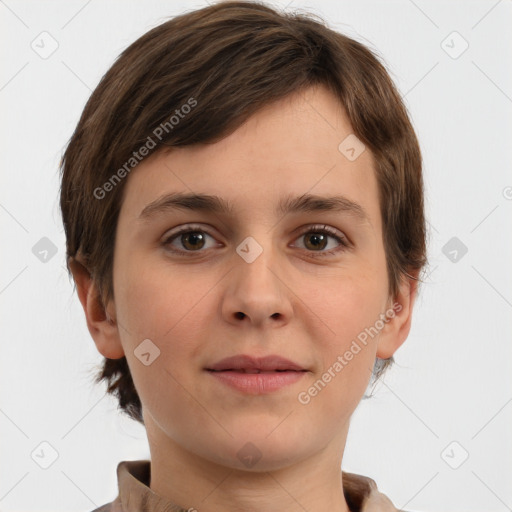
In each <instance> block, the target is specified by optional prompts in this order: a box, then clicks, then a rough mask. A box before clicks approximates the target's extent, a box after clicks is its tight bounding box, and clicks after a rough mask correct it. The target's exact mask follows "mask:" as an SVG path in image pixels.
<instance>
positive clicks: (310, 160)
mask: <svg viewBox="0 0 512 512" xmlns="http://www.w3.org/2000/svg"><path fill="white" fill-rule="evenodd" d="M198 101H200V99H198ZM346 141H348V142H346ZM347 144H348V146H353V148H354V150H355V151H357V152H358V153H359V151H361V149H362V148H363V147H364V146H362V144H361V143H360V142H358V140H357V139H356V138H355V136H354V134H353V129H352V127H351V125H350V122H349V120H348V118H347V116H346V113H345V111H344V109H343V107H342V105H341V104H340V103H339V101H338V100H337V98H336V97H335V96H334V95H332V94H331V93H330V92H329V91H328V90H327V89H326V88H324V87H323V86H315V87H311V88H309V89H306V90H304V91H300V92H297V93H294V94H292V95H290V96H287V97H286V98H283V99H281V100H279V101H277V102H274V103H272V104H270V105H267V106H266V107H264V108H263V109H261V110H259V111H258V112H257V113H256V114H254V115H253V116H251V117H250V118H249V119H248V120H247V121H246V122H245V123H244V124H243V125H242V126H240V127H239V128H238V129H237V130H236V131H235V132H233V133H232V134H231V135H229V136H228V137H226V138H224V139H223V140H221V141H219V142H217V143H215V144H195V145H191V146H185V147H177V148H171V150H170V151H162V150H161V151H158V152H157V153H155V154H154V155H152V156H150V157H148V158H146V159H145V160H143V161H142V162H141V163H140V164H139V165H138V166H137V167H136V168H135V169H134V170H133V171H132V172H131V174H130V175H129V177H128V183H126V189H125V191H124V199H123V205H122V210H121V214H122V215H124V216H128V217H129V218H131V219H132V220H134V219H136V218H138V217H139V216H140V214H141V213H142V211H143V210H144V209H145V208H146V207H147V205H148V204H150V203H151V202H154V201H155V200H156V199H157V198H158V197H161V196H162V195H164V194H166V193H173V192H181V193H195V194H209V195H216V196H219V197H221V198H224V199H226V201H227V202H229V204H231V205H232V206H233V210H234V211H235V210H236V213H237V214H241V213H243V212H244V211H245V212H251V213H252V214H255V213H258V212H261V214H263V213H264V212H272V213H276V212H277V211H278V210H279V208H276V205H277V204H282V202H283V198H284V197H287V198H290V197H298V196H301V195H303V194H311V195H319V196H327V195H329V196H332V195H343V196H345V197H347V198H348V199H349V200H351V201H352V202H354V203H357V204H360V205H361V207H362V208H363V209H364V211H365V212H367V213H368V216H369V217H370V219H371V223H372V225H373V227H374V229H377V228H379V227H380V213H379V205H378V189H377V182H376V178H375V172H374V160H373V157H372V155H371V153H370V151H369V149H364V150H363V151H362V152H361V153H360V154H359V156H357V154H356V156H357V158H355V159H353V155H354V152H349V153H348V156H349V157H351V158H348V157H347V152H346V150H347ZM357 144H359V145H357ZM340 145H341V146H340ZM348 149H352V148H348Z"/></svg>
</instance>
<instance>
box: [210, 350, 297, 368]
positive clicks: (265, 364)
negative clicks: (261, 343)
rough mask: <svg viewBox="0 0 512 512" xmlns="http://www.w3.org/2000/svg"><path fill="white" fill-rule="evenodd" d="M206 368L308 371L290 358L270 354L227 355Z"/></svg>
mask: <svg viewBox="0 0 512 512" xmlns="http://www.w3.org/2000/svg"><path fill="white" fill-rule="evenodd" d="M206 370H215V371H222V370H261V371H272V370H294V371H306V369H305V368H303V367H302V366H300V365H299V364H297V363H294V362H293V361H290V360H289V359H285V358H284V357H281V356H278V355H270V356H265V357H251V356H248V355H245V354H242V355H237V356H232V357H226V358H225V359H222V360H220V361H218V362H217V363H215V364H213V365H211V366H209V367H208V368H206Z"/></svg>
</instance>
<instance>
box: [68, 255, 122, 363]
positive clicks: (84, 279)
mask: <svg viewBox="0 0 512 512" xmlns="http://www.w3.org/2000/svg"><path fill="white" fill-rule="evenodd" d="M69 268H70V270H71V273H72V274H73V279H74V281H75V284H76V290H77V294H78V298H79V300H80V303H81V304H82V308H83V309H84V313H85V318H86V322H87V328H88V329H89V332H90V334H91V336H92V338H93V340H94V343H95V344H96V348H97V349H98V351H99V352H100V354H102V355H103V356H104V357H107V358H109V359H119V358H121V357H123V356H124V350H123V346H122V344H121V339H120V336H119V329H118V326H117V322H116V320H115V318H114V315H113V314H112V313H111V312H109V311H108V308H106V307H105V306H104V305H103V303H102V300H101V297H100V295H99V293H98V289H97V286H96V283H95V281H94V279H92V277H91V274H90V272H89V270H88V269H87V268H86V266H85V265H84V264H83V263H81V262H80V261H79V260H78V259H73V258H70V260H69ZM112 305H113V304H109V305H108V306H112Z"/></svg>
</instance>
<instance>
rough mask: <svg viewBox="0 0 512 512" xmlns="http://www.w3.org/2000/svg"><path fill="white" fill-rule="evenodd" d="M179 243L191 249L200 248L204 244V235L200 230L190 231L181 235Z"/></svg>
mask: <svg viewBox="0 0 512 512" xmlns="http://www.w3.org/2000/svg"><path fill="white" fill-rule="evenodd" d="M181 243H182V245H183V247H185V248H186V249H189V250H192V251H193V250H197V249H202V248H203V246H204V244H205V237H204V234H203V233H201V232H200V231H190V232H189V233H183V234H182V235H181Z"/></svg>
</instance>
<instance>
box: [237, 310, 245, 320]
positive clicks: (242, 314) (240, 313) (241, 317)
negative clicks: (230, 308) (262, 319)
mask: <svg viewBox="0 0 512 512" xmlns="http://www.w3.org/2000/svg"><path fill="white" fill-rule="evenodd" d="M235 316H236V317H237V318H239V319H240V320H242V319H243V318H244V317H245V313H242V312H241V311H238V313H235Z"/></svg>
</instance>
